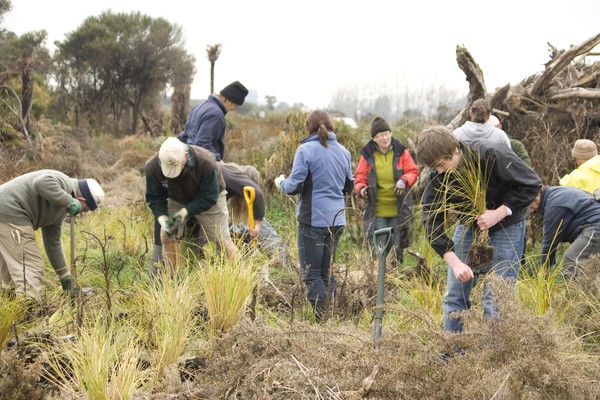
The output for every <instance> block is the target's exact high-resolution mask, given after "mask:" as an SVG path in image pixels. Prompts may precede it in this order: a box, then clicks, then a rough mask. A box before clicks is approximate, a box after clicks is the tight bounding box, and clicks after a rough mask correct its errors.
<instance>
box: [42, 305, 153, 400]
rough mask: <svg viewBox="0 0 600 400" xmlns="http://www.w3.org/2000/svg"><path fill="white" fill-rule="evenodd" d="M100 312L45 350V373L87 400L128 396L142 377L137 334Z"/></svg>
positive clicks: (121, 399) (60, 386) (126, 399)
mask: <svg viewBox="0 0 600 400" xmlns="http://www.w3.org/2000/svg"><path fill="white" fill-rule="evenodd" d="M104 318H105V317H102V316H99V317H98V318H97V319H96V320H95V321H88V323H87V324H86V325H85V326H84V327H83V328H82V329H81V330H80V332H79V335H78V336H77V337H76V338H75V339H74V341H73V342H71V341H68V340H66V341H62V342H58V343H57V344H56V346H55V347H53V348H49V349H48V350H47V367H46V369H45V370H44V372H43V375H44V377H45V378H46V379H47V380H48V381H49V382H50V383H52V384H53V385H54V386H56V387H57V388H58V389H59V390H60V391H61V392H62V393H63V394H67V395H69V396H72V397H80V396H83V397H84V398H85V399H89V400H129V399H132V398H133V397H134V393H135V390H136V388H137V387H138V386H140V385H141V383H142V382H143V380H144V379H145V374H146V373H145V372H144V371H142V370H140V369H139V367H138V365H139V363H138V355H139V353H140V349H139V346H138V345H137V339H136V335H134V333H133V331H132V330H131V329H128V328H126V327H123V326H118V325H117V324H115V323H114V322H113V321H108V322H107V321H106V320H105V319H104Z"/></svg>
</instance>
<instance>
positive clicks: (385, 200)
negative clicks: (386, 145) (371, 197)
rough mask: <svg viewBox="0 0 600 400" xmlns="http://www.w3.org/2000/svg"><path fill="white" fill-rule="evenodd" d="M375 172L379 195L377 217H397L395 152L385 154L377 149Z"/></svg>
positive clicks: (376, 198)
mask: <svg viewBox="0 0 600 400" xmlns="http://www.w3.org/2000/svg"><path fill="white" fill-rule="evenodd" d="M373 156H374V159H375V172H376V174H377V195H376V197H375V216H376V217H382V218H387V217H395V216H396V215H398V206H397V204H396V193H394V186H396V182H395V181H394V166H393V165H392V164H393V162H394V152H393V151H388V152H387V153H386V154H383V153H382V152H380V151H376V152H375V153H374V154H373Z"/></svg>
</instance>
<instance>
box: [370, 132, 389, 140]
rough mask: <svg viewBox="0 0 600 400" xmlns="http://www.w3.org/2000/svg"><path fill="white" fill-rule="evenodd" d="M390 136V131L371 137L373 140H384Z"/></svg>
mask: <svg viewBox="0 0 600 400" xmlns="http://www.w3.org/2000/svg"><path fill="white" fill-rule="evenodd" d="M390 136H392V132H390V131H387V132H379V133H378V134H377V135H375V136H373V139H385V138H389V137H390Z"/></svg>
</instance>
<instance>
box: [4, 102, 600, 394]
mask: <svg viewBox="0 0 600 400" xmlns="http://www.w3.org/2000/svg"><path fill="white" fill-rule="evenodd" d="M303 118H304V114H303V113H301V112H295V113H286V114H283V113H277V112H273V113H270V114H268V116H266V117H265V118H263V119H261V118H256V117H252V116H251V115H232V116H228V119H229V120H228V122H229V124H230V126H229V131H228V142H227V146H228V154H230V155H231V160H230V161H234V162H238V163H242V164H253V165H255V166H256V167H257V168H258V169H259V170H260V171H261V173H262V175H263V178H264V181H263V184H262V187H263V188H264V190H265V192H266V197H267V199H268V208H267V217H268V219H269V221H270V223H271V224H272V225H273V226H274V228H275V229H276V230H277V232H278V233H279V235H280V236H281V237H282V238H283V240H284V241H285V243H286V245H287V252H288V256H289V257H288V262H286V263H284V264H278V263H276V262H275V261H274V260H271V259H269V258H268V257H267V256H266V255H265V254H261V253H259V252H257V250H255V249H253V248H252V247H250V246H247V245H246V244H245V243H243V242H238V245H239V246H240V247H242V252H243V254H244V256H243V262H242V263H240V262H233V261H229V260H227V259H226V258H225V257H223V256H222V255H221V254H219V253H218V252H217V251H216V249H215V248H214V247H212V246H210V245H208V246H207V247H206V248H205V251H204V252H203V255H202V257H201V258H197V257H196V256H193V255H192V252H188V251H186V250H185V246H182V250H181V256H180V267H179V272H178V274H177V275H176V276H175V277H174V278H170V277H169V276H168V274H167V273H165V274H162V275H161V276H160V277H159V278H157V279H150V277H149V276H148V274H147V263H148V259H149V255H150V254H149V249H150V248H151V246H152V240H153V239H152V237H153V236H152V232H153V219H152V216H151V213H150V211H149V209H148V208H147V206H146V205H145V203H144V199H143V193H144V177H143V176H142V174H141V171H142V167H143V163H144V161H145V160H146V159H147V158H149V157H150V156H151V155H152V154H154V152H156V151H157V150H158V147H159V145H160V143H161V141H162V140H164V136H163V137H161V136H152V135H134V136H127V137H124V138H122V139H117V138H115V137H114V136H110V135H98V136H94V137H87V136H86V137H78V136H77V135H75V134H74V132H69V131H67V132H64V131H63V132H59V130H50V129H48V130H45V132H46V133H45V134H44V141H45V142H46V143H47V145H46V146H45V149H46V154H45V157H44V159H43V160H34V159H32V158H30V157H28V156H27V154H26V153H24V154H22V155H21V156H17V155H16V154H17V153H16V152H15V151H10V152H9V151H6V150H4V149H0V157H1V158H2V161H3V164H4V165H7V166H8V167H7V172H6V176H5V179H8V178H10V176H14V175H17V174H19V173H23V172H25V171H29V170H32V169H39V168H55V169H60V170H66V171H67V172H68V173H70V174H71V175H73V176H94V177H96V178H97V179H99V181H100V182H101V184H102V185H103V187H104V188H105V190H106V193H107V199H106V204H105V205H104V206H103V207H101V208H100V209H99V210H98V211H96V212H94V213H87V214H86V215H81V216H77V217H76V218H75V223H74V235H75V238H76V240H75V248H74V252H73V254H74V256H75V258H74V259H73V260H71V261H72V262H73V267H74V268H75V270H76V272H77V283H78V285H79V288H80V290H79V291H78V293H77V295H76V296H75V297H73V298H69V296H66V295H63V294H62V290H61V288H60V285H59V284H58V279H57V277H56V276H55V274H54V272H53V271H52V270H51V268H50V267H48V270H47V288H46V295H45V297H44V301H43V303H42V304H41V305H39V306H35V307H25V306H23V304H22V302H20V301H19V300H17V299H15V298H11V297H6V296H8V294H6V295H5V297H3V298H2V302H1V303H0V340H2V344H3V347H2V351H1V352H0V398H8V399H42V398H44V399H80V398H85V399H128V398H143V399H190V398H210V399H217V398H226V399H234V398H240V399H241V398H243V399H250V398H257V399H308V398H310V399H313V398H314V399H360V398H369V399H398V398H406V399H411V398H414V399H417V398H418V399H448V398H452V399H464V398H487V399H492V398H494V399H515V398H524V399H564V398H572V399H594V398H597V397H598V396H600V389H599V388H598V381H599V380H600V361H599V360H600V347H599V343H600V324H599V322H598V315H599V312H600V258H594V259H591V260H590V261H589V262H588V263H587V264H586V266H585V273H584V275H583V276H582V277H581V278H578V279H576V280H574V281H571V282H565V281H563V280H562V278H561V277H560V274H558V273H557V271H558V268H560V265H558V266H556V267H552V268H551V267H548V266H547V265H540V264H539V240H540V236H539V234H537V235H536V229H538V228H537V226H538V222H537V221H536V220H535V219H532V221H531V222H532V224H531V227H530V228H529V231H530V232H529V243H528V247H527V255H526V258H525V263H524V266H523V268H522V271H521V274H520V278H519V281H518V283H517V286H516V291H515V292H513V291H512V290H511V289H510V288H508V287H506V286H505V285H504V283H503V282H502V281H498V280H495V279H491V278H488V279H489V284H490V285H492V287H493V290H494V293H495V294H496V299H497V300H496V301H497V302H498V307H499V310H500V318H499V319H497V320H490V319H487V318H484V317H483V310H482V307H481V301H480V297H481V293H482V290H481V286H479V285H480V284H479V285H478V286H477V287H476V288H475V290H474V293H475V295H474V303H473V308H472V309H471V310H469V311H467V312H464V313H463V314H462V315H461V318H463V320H464V322H465V330H464V332H463V333H462V334H449V333H445V332H443V329H442V309H441V299H442V297H443V293H444V290H445V281H446V267H445V264H444V262H443V260H441V259H440V258H439V257H438V256H437V255H436V254H435V253H433V252H432V250H431V249H430V247H429V245H428V244H427V243H426V241H425V236H424V232H423V228H422V226H421V224H420V206H419V205H418V202H417V205H416V206H415V214H416V216H415V219H414V224H415V225H414V227H413V228H414V229H413V241H412V244H411V246H410V248H409V250H410V252H407V254H406V256H405V263H404V265H402V266H401V267H399V268H396V267H394V268H388V270H387V273H386V285H385V299H384V306H383V308H384V316H383V331H382V335H381V338H380V340H379V341H378V342H377V346H376V343H375V341H374V320H373V318H374V315H375V311H376V307H375V298H376V288H377V283H376V282H377V267H378V260H377V259H376V257H375V256H373V255H372V254H371V252H370V251H369V250H368V248H367V246H366V245H365V243H364V240H363V237H362V227H361V223H362V203H361V202H360V201H359V200H358V199H357V198H355V197H354V196H352V197H350V198H348V201H347V213H348V220H349V221H351V222H350V224H351V226H349V227H348V229H347V231H346V233H345V234H344V235H343V236H342V240H341V243H340V248H339V250H338V255H337V258H336V260H335V262H334V272H335V274H336V276H337V278H338V293H337V296H336V299H335V301H334V302H333V303H332V304H331V306H330V307H329V308H328V310H327V313H326V316H325V322H323V323H321V324H316V323H315V322H314V317H313V315H312V311H311V307H310V305H309V304H308V303H307V301H306V297H305V288H304V287H303V283H302V281H301V279H300V277H299V266H298V263H297V255H296V227H297V224H296V221H295V199H294V198H293V197H288V196H284V195H282V194H280V193H278V192H277V191H276V190H274V186H273V183H272V179H273V178H274V177H275V176H277V175H279V174H280V173H284V174H288V173H289V171H290V169H291V165H290V163H291V160H292V158H293V152H294V150H295V148H296V146H297V144H298V142H299V141H300V140H301V139H302V138H303V137H304V134H303V121H304V120H303ZM369 123H370V120H368V119H365V120H364V121H362V122H361V126H360V127H359V128H358V129H351V128H348V127H346V126H343V125H340V126H338V127H337V129H336V131H337V132H338V134H339V136H340V141H341V142H342V143H343V144H344V145H345V146H346V147H347V148H349V149H351V151H352V154H353V160H354V162H356V161H357V160H358V149H360V148H361V147H362V145H363V144H364V142H366V140H368V124H369ZM411 124H413V125H410V128H408V126H409V124H408V122H407V121H404V120H399V121H397V122H396V123H395V124H394V125H393V127H392V128H393V130H394V134H395V135H396V137H398V138H399V139H400V140H401V141H402V142H405V143H410V142H411V140H412V139H414V137H415V135H416V134H417V133H418V132H419V131H420V128H421V127H422V126H425V124H426V121H423V123H422V125H421V126H414V121H413V122H411ZM40 129H45V127H42V128H40ZM57 143H61V144H62V145H64V146H66V147H67V148H68V149H73V150H76V155H77V156H76V157H75V156H72V157H71V156H66V154H70V151H69V152H65V151H64V147H63V146H62V145H61V146H58V145H57ZM10 160H13V161H14V162H12V163H11V162H10ZM82 160H85V162H83V161H82ZM228 161H229V160H228ZM413 190H414V191H415V195H417V191H418V188H415V189H413ZM448 228H449V229H451V227H448ZM69 229H70V228H69V223H68V221H66V222H65V226H64V229H63V243H64V246H65V250H66V254H67V257H68V258H69V254H70V248H69V236H70V232H69ZM559 259H560V258H559ZM387 264H388V265H392V263H391V259H390V260H389V262H388V263H387ZM265 265H268V266H269V269H270V282H271V283H270V284H269V283H261V282H260V280H259V278H258V276H259V272H260V271H261V270H262V268H263V267H264V266H265ZM457 348H460V349H461V351H460V352H456V350H455V349H457ZM442 354H445V357H441V355H442Z"/></svg>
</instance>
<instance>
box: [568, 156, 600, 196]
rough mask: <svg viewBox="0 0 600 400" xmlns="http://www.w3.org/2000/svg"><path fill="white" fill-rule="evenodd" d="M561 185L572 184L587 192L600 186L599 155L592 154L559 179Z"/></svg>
mask: <svg viewBox="0 0 600 400" xmlns="http://www.w3.org/2000/svg"><path fill="white" fill-rule="evenodd" d="M559 183H560V185H561V186H573V187H576V188H579V189H583V190H585V191H586V192H588V193H594V190H596V189H599V188H600V155H597V156H594V157H592V158H590V159H589V160H587V161H586V162H584V163H583V164H581V165H580V166H579V167H577V169H575V170H573V172H571V173H570V174H567V175H565V176H563V177H562V178H561V180H560V182H559Z"/></svg>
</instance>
